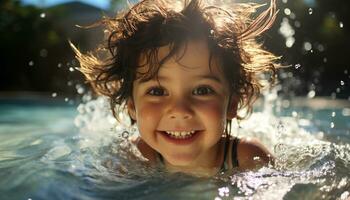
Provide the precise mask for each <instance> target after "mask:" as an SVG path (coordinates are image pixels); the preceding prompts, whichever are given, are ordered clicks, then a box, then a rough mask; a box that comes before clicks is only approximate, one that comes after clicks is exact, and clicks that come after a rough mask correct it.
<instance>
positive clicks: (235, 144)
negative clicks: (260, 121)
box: [231, 137, 239, 167]
mask: <svg viewBox="0 0 350 200" xmlns="http://www.w3.org/2000/svg"><path fill="white" fill-rule="evenodd" d="M238 143H239V138H237V137H235V139H234V140H233V142H232V155H231V156H232V165H233V167H238V166H239V163H238V158H237V148H238Z"/></svg>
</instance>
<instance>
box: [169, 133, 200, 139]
mask: <svg viewBox="0 0 350 200" xmlns="http://www.w3.org/2000/svg"><path fill="white" fill-rule="evenodd" d="M165 132H166V133H167V134H168V135H169V136H171V137H173V138H176V139H184V138H188V137H191V136H192V135H193V133H194V132H195V131H165Z"/></svg>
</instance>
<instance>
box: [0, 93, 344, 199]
mask: <svg viewBox="0 0 350 200" xmlns="http://www.w3.org/2000/svg"><path fill="white" fill-rule="evenodd" d="M281 102H282V101H279V103H278V102H277V103H276V102H274V103H273V105H274V106H268V108H267V107H266V105H265V106H260V109H257V110H256V112H255V113H254V114H253V115H252V116H251V117H250V118H249V119H248V120H246V121H243V122H241V123H240V124H239V125H238V124H237V125H235V127H234V128H233V131H232V132H233V133H232V134H233V135H235V136H239V137H243V136H254V137H258V138H259V139H260V140H261V141H262V142H263V143H264V144H265V145H267V146H268V148H270V150H271V151H272V152H274V154H275V155H276V156H277V162H276V165H275V166H271V167H266V168H262V169H260V170H259V171H255V172H241V173H237V172H229V173H226V174H220V175H218V176H215V177H212V178H198V177H192V176H188V175H185V174H180V173H176V174H168V173H166V172H164V171H162V170H161V169H159V168H157V167H149V166H145V165H144V164H143V162H142V157H141V156H140V154H139V152H138V151H137V150H136V149H135V147H134V146H132V145H131V144H130V143H129V142H128V140H127V138H128V137H129V136H131V135H132V134H137V130H135V128H133V127H129V126H128V125H127V123H125V124H120V123H117V122H116V121H115V119H114V118H113V117H112V116H111V113H110V111H109V106H108V102H107V100H106V99H104V98H98V99H96V100H86V101H85V103H81V104H80V105H68V104H62V103H55V102H54V100H48V101H42V100H40V101H39V100H30V101H29V100H28V101H23V100H22V101H18V100H16V99H7V100H1V101H0V177H1V178H0V199H2V200H6V199H25V200H27V199H32V200H35V199H213V200H214V199H215V200H219V199H349V198H350V131H349V130H350V120H349V116H350V103H349V101H341V100H326V99H318V100H316V99H299V101H294V100H293V101H286V100H284V101H283V102H282V103H281ZM320 102H321V103H320ZM317 105H321V106H317ZM121 117H122V119H124V120H125V121H127V120H126V118H123V116H121ZM124 117H125V116H124Z"/></svg>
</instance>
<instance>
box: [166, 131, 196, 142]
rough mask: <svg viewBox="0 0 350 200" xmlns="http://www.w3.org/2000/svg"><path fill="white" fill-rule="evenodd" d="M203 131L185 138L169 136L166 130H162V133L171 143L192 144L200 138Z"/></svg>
mask: <svg viewBox="0 0 350 200" xmlns="http://www.w3.org/2000/svg"><path fill="white" fill-rule="evenodd" d="M200 133H201V131H196V132H195V133H194V134H193V135H192V136H191V137H188V138H184V139H177V138H173V137H171V136H169V135H168V134H167V133H165V132H164V131H160V134H161V135H162V136H163V137H164V138H165V139H166V140H167V141H169V142H170V143H173V144H176V145H186V144H191V143H192V142H194V141H195V140H196V138H198V136H199V135H200Z"/></svg>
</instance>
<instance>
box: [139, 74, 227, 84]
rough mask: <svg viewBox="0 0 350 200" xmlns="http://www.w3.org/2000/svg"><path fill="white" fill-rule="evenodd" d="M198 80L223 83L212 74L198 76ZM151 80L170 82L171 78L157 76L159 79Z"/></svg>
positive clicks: (140, 81)
mask: <svg viewBox="0 0 350 200" xmlns="http://www.w3.org/2000/svg"><path fill="white" fill-rule="evenodd" d="M196 78H197V79H209V80H212V81H215V82H217V83H220V84H222V81H221V80H220V79H219V78H218V77H217V76H214V75H211V74H204V75H198V76H196ZM150 80H153V81H156V80H163V81H168V80H169V78H168V77H166V76H157V77H154V78H152V79H150ZM150 80H139V83H145V82H148V81H150Z"/></svg>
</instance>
